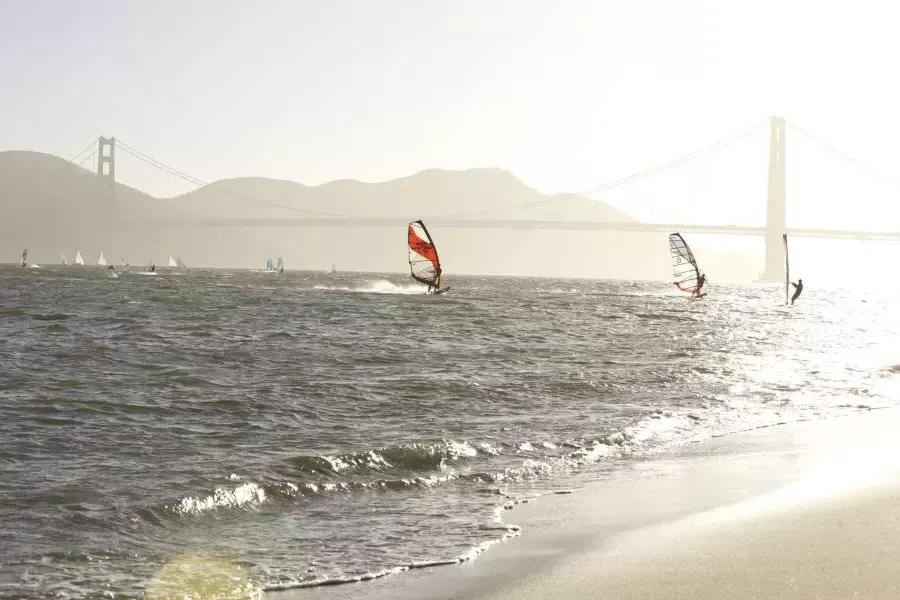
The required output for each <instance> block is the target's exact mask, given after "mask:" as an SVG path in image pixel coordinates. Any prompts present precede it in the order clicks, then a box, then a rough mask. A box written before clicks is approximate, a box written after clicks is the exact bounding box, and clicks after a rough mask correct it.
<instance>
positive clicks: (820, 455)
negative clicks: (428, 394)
mask: <svg viewBox="0 0 900 600" xmlns="http://www.w3.org/2000/svg"><path fill="white" fill-rule="evenodd" d="M898 427H900V412H898V411H895V410H880V411H864V412H861V413H860V414H858V415H854V416H850V417H846V418H840V419H830V420H826V421H818V422H804V423H793V424H785V425H779V426H775V427H770V428H765V429H760V430H756V431H752V432H747V433H741V434H735V435H730V436H724V437H721V438H716V439H712V440H707V441H704V442H700V443H696V444H690V445H687V446H685V447H682V448H680V449H678V450H676V451H675V452H673V453H671V454H668V455H664V454H661V455H658V456H655V457H649V458H648V459H646V460H644V461H640V462H638V463H636V464H635V465H634V466H633V467H632V468H630V469H627V470H624V471H623V472H621V473H619V474H617V475H616V476H615V477H614V478H613V479H611V481H610V482H609V484H608V485H606V486H602V487H600V488H597V489H592V490H585V491H581V492H578V493H572V494H559V495H552V496H545V497H542V498H540V499H538V500H537V501H536V502H533V503H529V504H526V505H524V506H521V507H517V508H516V509H514V510H513V511H512V513H511V515H510V519H509V521H511V522H515V523H519V524H521V526H522V527H523V534H522V536H521V537H520V538H518V539H515V540H512V541H510V542H507V543H505V544H502V545H500V546H498V547H495V548H493V549H491V550H490V551H488V552H486V553H484V554H483V555H481V556H480V557H479V558H478V559H476V560H474V561H471V562H469V563H464V564H462V565H459V566H451V567H444V568H436V569H429V570H422V571H418V572H417V571H412V572H407V573H402V574H400V575H399V576H394V577H387V578H383V579H380V580H377V581H373V582H362V583H358V584H352V585H345V586H337V587H334V588H313V589H307V590H297V591H294V592H290V593H285V594H271V597H272V598H273V599H276V598H277V599H278V600H287V599H288V598H290V599H300V598H307V599H308V598H317V599H318V598H328V599H333V598H342V599H350V598H378V599H382V598H384V599H387V598H392V599H399V600H412V599H414V598H415V599H450V598H452V599H454V600H462V599H469V600H476V599H477V600H506V599H513V598H515V599H530V598H535V599H537V598H542V599H546V598H688V597H691V598H850V597H862V598H897V597H900V569H898V568H897V567H896V564H897V563H898V560H900V536H898V535H897V533H898V530H897V525H898V518H900V442H898V441H897V436H896V432H897V431H898Z"/></svg>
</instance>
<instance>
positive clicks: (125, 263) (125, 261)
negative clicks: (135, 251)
mask: <svg viewBox="0 0 900 600" xmlns="http://www.w3.org/2000/svg"><path fill="white" fill-rule="evenodd" d="M119 258H121V259H122V266H123V267H130V266H131V265H129V264H128V261H127V260H125V257H124V256H122V255H121V254H120V255H119Z"/></svg>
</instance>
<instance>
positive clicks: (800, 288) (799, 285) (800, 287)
mask: <svg viewBox="0 0 900 600" xmlns="http://www.w3.org/2000/svg"><path fill="white" fill-rule="evenodd" d="M791 285H792V286H794V287H795V288H796V291H795V292H794V295H793V296H791V306H793V305H794V300H796V299H797V298H798V297H799V296H800V294H801V293H802V292H803V280H802V279H798V280H797V283H794V282H793V281H792V282H791Z"/></svg>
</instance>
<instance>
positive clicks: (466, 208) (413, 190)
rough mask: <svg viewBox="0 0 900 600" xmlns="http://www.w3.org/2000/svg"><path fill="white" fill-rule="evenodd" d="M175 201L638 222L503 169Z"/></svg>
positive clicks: (247, 212) (198, 208)
mask: <svg viewBox="0 0 900 600" xmlns="http://www.w3.org/2000/svg"><path fill="white" fill-rule="evenodd" d="M173 200H174V202H176V203H177V205H178V206H180V207H182V209H183V210H187V211H189V212H190V213H191V214H192V215H198V216H199V215H206V216H216V217H223V218H249V217H298V216H301V217H302V216H327V215H347V216H352V217H398V218H402V219H418V218H423V219H424V218H428V217H443V216H460V217H465V218H478V219H485V220H490V219H505V220H520V219H527V220H545V219H560V220H573V221H577V220H582V221H603V220H607V221H633V219H632V218H631V217H630V216H629V215H627V214H625V213H623V212H622V211H619V210H617V209H615V208H613V207H611V206H608V205H606V204H604V203H602V202H598V201H595V200H591V199H589V198H583V197H579V196H574V195H565V194H558V195H553V196H548V195H545V194H542V193H540V192H538V191H537V190H535V189H534V188H531V187H529V186H527V185H525V184H524V183H522V181H520V180H519V179H518V178H517V177H516V176H515V175H513V174H512V173H510V172H508V171H503V170H501V169H468V170H465V171H446V170H442V169H430V170H427V171H422V172H420V173H416V174H415V175H410V176H409V177H402V178H399V179H394V180H391V181H385V182H377V183H364V182H361V181H354V180H340V181H333V182H330V183H326V184H323V185H319V186H306V185H303V184H300V183H295V182H293V181H284V180H276V179H263V178H239V179H227V180H222V181H218V182H216V183H214V184H211V185H208V186H205V187H202V188H200V189H198V190H195V191H193V192H191V193H188V194H184V195H182V196H179V197H177V198H175V199H173ZM276 205H280V206H276ZM510 207H518V208H515V209H513V210H509V208H510Z"/></svg>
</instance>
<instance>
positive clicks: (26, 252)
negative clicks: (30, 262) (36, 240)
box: [19, 248, 28, 268]
mask: <svg viewBox="0 0 900 600" xmlns="http://www.w3.org/2000/svg"><path fill="white" fill-rule="evenodd" d="M26 256H28V248H25V249H24V250H22V260H21V261H19V267H20V268H21V267H24V266H25V257H26Z"/></svg>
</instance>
